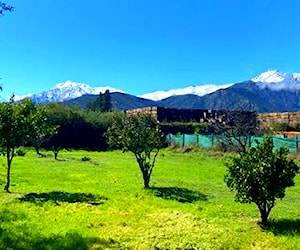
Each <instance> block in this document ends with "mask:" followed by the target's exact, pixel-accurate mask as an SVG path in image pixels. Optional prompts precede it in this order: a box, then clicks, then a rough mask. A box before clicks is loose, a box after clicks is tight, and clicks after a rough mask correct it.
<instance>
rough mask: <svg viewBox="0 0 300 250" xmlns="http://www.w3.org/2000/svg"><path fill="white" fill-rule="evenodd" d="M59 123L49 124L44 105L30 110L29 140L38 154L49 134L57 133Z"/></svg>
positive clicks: (49, 136)
mask: <svg viewBox="0 0 300 250" xmlns="http://www.w3.org/2000/svg"><path fill="white" fill-rule="evenodd" d="M58 128H59V125H54V124H51V121H50V120H49V119H48V117H47V111H46V109H45V107H44V106H37V107H35V108H34V109H33V110H32V115H31V123H30V131H31V132H30V142H31V143H32V145H33V147H34V148H35V150H36V153H37V154H38V155H41V156H43V155H42V154H41V153H40V147H41V145H42V143H43V142H45V141H47V140H49V139H50V138H51V136H53V135H54V134H55V133H57V130H58Z"/></svg>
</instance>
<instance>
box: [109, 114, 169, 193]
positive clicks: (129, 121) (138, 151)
mask: <svg viewBox="0 0 300 250" xmlns="http://www.w3.org/2000/svg"><path fill="white" fill-rule="evenodd" d="M107 136H108V143H109V145H110V146H112V147H117V148H120V149H123V150H124V151H130V152H132V153H133V154H134V155H135V158H136V161H137V163H138V165H139V168H140V170H141V172H142V176H143V180H144V187H145V188H149V183H150V177H151V174H152V170H153V167H154V164H155V160H156V157H157V155H158V153H159V150H160V148H161V147H162V145H163V143H164V136H163V134H162V132H161V130H160V128H159V126H158V123H157V122H156V121H155V120H154V118H153V117H152V116H151V115H146V114H137V115H132V116H125V115H124V116H116V117H115V119H114V121H113V123H112V125H111V126H110V127H109V128H108V131H107Z"/></svg>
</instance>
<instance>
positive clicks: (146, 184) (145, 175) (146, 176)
mask: <svg viewBox="0 0 300 250" xmlns="http://www.w3.org/2000/svg"><path fill="white" fill-rule="evenodd" d="M143 179H144V188H149V183H150V174H148V173H147V172H143Z"/></svg>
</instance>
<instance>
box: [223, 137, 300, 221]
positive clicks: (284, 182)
mask: <svg viewBox="0 0 300 250" xmlns="http://www.w3.org/2000/svg"><path fill="white" fill-rule="evenodd" d="M256 143H257V147H255V148H250V149H249V150H248V151H246V152H243V153H241V155H240V157H234V158H233V160H232V162H230V163H227V164H226V165H227V168H228V171H227V174H226V175H225V182H226V184H227V186H228V187H229V188H230V189H231V190H235V191H236V196H235V198H236V201H239V202H241V203H252V202H254V203H255V204H256V205H257V207H258V209H259V211H260V214H261V219H262V224H263V225H266V224H267V222H268V216H269V214H270V212H271V209H272V208H273V207H274V205H275V200H276V199H278V198H280V199H282V198H283V197H284V196H285V189H286V188H287V187H291V186H293V185H294V180H293V179H294V177H295V176H296V174H297V173H298V172H299V167H298V166H297V165H296V164H295V163H294V161H293V160H290V159H288V157H287V155H288V149H287V148H285V147H281V148H280V149H278V150H276V151H275V152H273V140H272V138H270V137H264V138H263V142H262V143H259V142H258V141H257V142H256Z"/></svg>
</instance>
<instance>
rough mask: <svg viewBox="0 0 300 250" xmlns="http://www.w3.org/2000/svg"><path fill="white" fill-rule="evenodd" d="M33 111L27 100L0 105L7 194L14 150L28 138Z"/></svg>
mask: <svg viewBox="0 0 300 250" xmlns="http://www.w3.org/2000/svg"><path fill="white" fill-rule="evenodd" d="M33 109H34V103H33V102H32V101H31V100H29V99H26V100H25V101H23V102H21V103H18V104H16V103H15V102H14V98H13V97H12V98H11V99H10V100H9V102H7V103H1V104H0V147H1V149H2V152H3V153H4V154H5V156H6V159H7V182H6V185H5V187H4V190H6V191H7V192H10V191H9V187H10V170H11V163H12V160H13V158H14V156H15V152H16V149H17V148H18V147H20V146H21V145H23V144H24V143H25V142H26V141H27V140H28V138H29V136H30V128H31V114H32V110H33Z"/></svg>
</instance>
